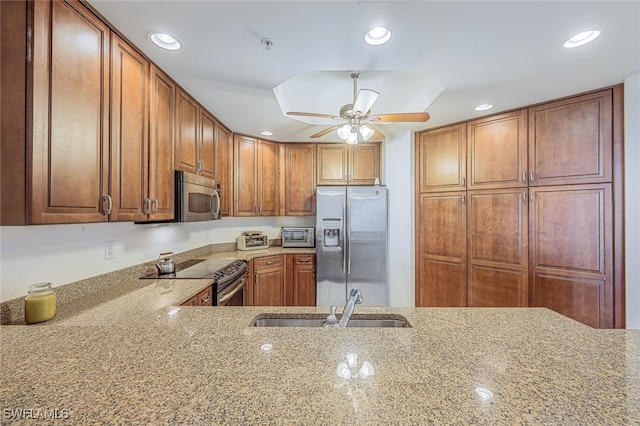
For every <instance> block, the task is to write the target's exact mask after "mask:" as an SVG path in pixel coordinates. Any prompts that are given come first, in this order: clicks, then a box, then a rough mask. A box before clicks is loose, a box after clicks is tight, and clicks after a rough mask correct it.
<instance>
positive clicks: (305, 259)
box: [298, 257, 310, 262]
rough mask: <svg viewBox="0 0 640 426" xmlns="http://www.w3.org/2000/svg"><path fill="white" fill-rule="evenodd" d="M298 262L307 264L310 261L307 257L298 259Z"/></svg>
mask: <svg viewBox="0 0 640 426" xmlns="http://www.w3.org/2000/svg"><path fill="white" fill-rule="evenodd" d="M298 260H299V261H300V262H308V261H309V260H310V259H309V258H308V257H301V258H298Z"/></svg>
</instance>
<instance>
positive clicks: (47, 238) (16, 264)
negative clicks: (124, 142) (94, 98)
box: [0, 217, 315, 301]
mask: <svg viewBox="0 0 640 426" xmlns="http://www.w3.org/2000/svg"><path fill="white" fill-rule="evenodd" d="M314 223H315V219H314V218H308V217H303V218H296V217H265V218H223V219H222V220H217V221H209V222H198V223H183V224H176V223H172V224H162V225H135V224H133V223H132V222H118V223H89V224H84V225H80V224H74V225H36V226H3V227H0V241H1V243H0V301H6V300H9V299H13V298H15V297H20V296H24V295H26V293H27V290H28V288H29V285H31V284H33V283H36V282H40V281H49V282H51V283H52V284H53V285H54V287H55V286H59V285H62V284H67V283H70V282H73V281H78V280H81V279H84V278H89V277H92V276H95V275H100V274H103V273H106V272H111V271H115V270H118V269H122V268H125V267H128V266H132V265H137V264H139V263H143V262H147V261H150V260H154V259H157V257H158V254H160V253H161V252H163V251H173V252H175V253H179V252H182V251H185V250H191V249H194V248H198V247H202V246H204V245H207V244H217V243H229V242H234V241H235V238H236V237H237V236H238V235H240V233H241V232H242V231H243V230H258V231H262V232H264V233H265V234H266V235H268V236H269V238H280V227H281V226H283V225H291V226H314ZM107 240H114V241H115V248H116V258H115V259H110V260H105V253H104V251H105V249H104V245H105V241H107Z"/></svg>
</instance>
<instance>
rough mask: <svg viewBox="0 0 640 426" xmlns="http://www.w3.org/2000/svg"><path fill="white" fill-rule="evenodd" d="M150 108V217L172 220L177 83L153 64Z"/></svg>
mask: <svg viewBox="0 0 640 426" xmlns="http://www.w3.org/2000/svg"><path fill="white" fill-rule="evenodd" d="M149 82H150V83H149V86H150V92H151V93H150V97H149V98H150V102H149V104H150V111H149V123H150V125H149V196H148V199H149V200H150V203H151V213H150V214H149V219H152V220H171V219H173V218H174V216H175V212H174V185H175V181H174V172H173V170H174V169H173V136H174V129H173V119H174V116H175V114H174V112H175V93H176V86H175V84H174V83H173V81H171V79H170V78H169V77H168V76H167V75H166V74H164V73H163V72H162V71H160V69H158V68H157V67H155V66H154V65H151V75H150V79H149Z"/></svg>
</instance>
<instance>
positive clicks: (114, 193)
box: [109, 33, 152, 221]
mask: <svg viewBox="0 0 640 426" xmlns="http://www.w3.org/2000/svg"><path fill="white" fill-rule="evenodd" d="M148 74H149V62H148V61H147V60H146V59H145V58H144V57H143V56H142V55H140V54H139V53H138V52H136V51H135V50H134V49H133V48H132V47H131V46H129V45H128V44H127V43H126V42H125V41H124V40H122V39H121V38H120V37H118V36H117V35H116V34H114V33H111V102H110V104H111V133H110V134H111V144H110V164H111V173H110V177H111V179H110V184H109V194H110V196H111V198H112V200H113V207H112V210H111V214H110V218H109V220H112V221H139V220H144V219H146V218H147V215H149V214H151V209H152V206H151V201H150V198H148V197H147V195H148V194H149V184H148V166H149V150H148V143H149V139H148V138H149V135H148V128H147V126H148V122H149V121H148V120H149V105H148V94H149V87H148Z"/></svg>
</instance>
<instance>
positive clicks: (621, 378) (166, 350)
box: [0, 280, 640, 425]
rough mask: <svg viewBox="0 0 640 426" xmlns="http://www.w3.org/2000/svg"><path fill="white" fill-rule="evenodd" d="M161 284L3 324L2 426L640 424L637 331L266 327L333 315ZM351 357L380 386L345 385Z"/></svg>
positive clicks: (456, 321)
mask: <svg viewBox="0 0 640 426" xmlns="http://www.w3.org/2000/svg"><path fill="white" fill-rule="evenodd" d="M183 281H184V280H183ZM154 285H155V284H148V285H146V286H145V287H144V288H142V289H141V290H140V291H147V292H149V293H153V292H156V293H158V294H159V296H158V297H156V298H151V302H150V303H151V304H153V303H155V304H156V305H155V306H146V307H145V308H144V309H140V310H139V312H138V314H134V313H132V312H130V314H131V315H133V316H132V317H131V318H130V319H131V321H124V318H125V317H126V316H127V313H126V311H125V312H123V313H121V314H120V315H118V316H115V317H114V318H112V320H111V321H110V320H109V318H108V317H104V316H103V315H102V314H103V313H100V312H95V311H94V312H93V314H94V315H91V313H92V310H89V311H85V312H83V313H81V314H79V316H70V317H68V318H67V319H64V320H60V321H58V322H55V323H49V324H45V325H41V326H2V327H0V338H1V343H2V345H1V349H0V357H1V358H0V360H1V372H2V386H1V387H0V407H1V408H2V412H1V413H0V415H1V416H2V423H3V424H4V423H5V422H6V423H11V424H13V423H14V422H16V423H19V422H20V421H19V419H23V421H24V423H25V424H33V423H34V419H40V420H39V422H40V423H42V422H45V423H47V424H48V423H58V422H59V423H60V424H87V423H91V424H110V425H113V424H176V425H177V424H207V425H209V424H230V425H238V424H247V425H253V424H261V425H263V424H301V425H310V424H339V425H348V424H362V425H384V424H389V425H399V424H420V425H422V424H443V425H451V424H491V425H494V424H508V425H511V424H532V425H539V424H563V425H568V424H575V425H585V424H590V425H594V424H616V425H622V424H638V423H639V422H640V332H637V331H625V330H594V329H591V328H589V327H587V326H584V325H582V324H580V323H577V322H575V321H573V320H570V319H568V318H565V317H563V316H561V315H559V314H556V313H554V312H552V311H550V310H547V309H543V308H528V309H527V308H525V309H518V308H503V309H501V308H362V307H357V308H356V312H360V313H363V312H370V313H376V312H381V313H390V312H392V313H395V314H400V315H404V316H405V317H406V318H407V319H408V320H409V322H410V324H411V325H412V326H413V327H412V328H399V329H381V328H379V329H362V328H361V329H355V328H347V329H328V328H255V327H249V323H250V322H251V319H252V318H253V317H254V316H255V315H257V314H260V313H264V312H267V313H274V312H322V313H325V312H326V311H327V309H324V308H284V307H268V308H267V307H245V308H239V307H218V308H211V307H181V308H179V309H176V308H173V307H172V306H171V304H170V303H167V302H163V301H162V300H164V299H163V297H165V296H166V294H168V293H170V291H167V293H165V294H164V295H162V294H160V289H157V288H154ZM122 297H123V298H127V297H132V294H129V295H125V296H122ZM143 299H144V298H142V299H140V300H143ZM166 300H168V299H166ZM110 303H114V305H111V306H110V307H109V308H110V309H116V308H117V303H118V302H117V301H112V302H110ZM96 309H100V307H97V308H96ZM105 309H106V308H105ZM140 312H142V313H143V314H140ZM265 343H269V344H271V345H272V349H271V350H269V351H264V350H263V349H262V347H263V345H264V344H265ZM349 353H357V354H358V368H359V367H360V366H361V365H362V363H363V362H364V361H369V362H370V363H371V364H372V365H373V368H374V371H375V373H374V375H373V376H371V377H369V378H367V379H363V378H361V377H359V376H358V377H357V378H355V379H351V380H344V379H341V378H339V377H338V376H337V375H336V367H337V366H338V364H339V363H341V362H345V361H346V355H347V354H349ZM487 391H489V392H490V393H489V392H487ZM481 395H482V396H481ZM491 395H492V396H491ZM25 410H26V411H25ZM38 416H39V417H38ZM54 417H55V418H57V420H55V419H54Z"/></svg>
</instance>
